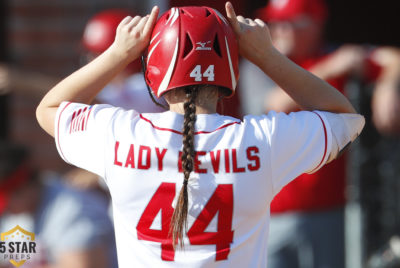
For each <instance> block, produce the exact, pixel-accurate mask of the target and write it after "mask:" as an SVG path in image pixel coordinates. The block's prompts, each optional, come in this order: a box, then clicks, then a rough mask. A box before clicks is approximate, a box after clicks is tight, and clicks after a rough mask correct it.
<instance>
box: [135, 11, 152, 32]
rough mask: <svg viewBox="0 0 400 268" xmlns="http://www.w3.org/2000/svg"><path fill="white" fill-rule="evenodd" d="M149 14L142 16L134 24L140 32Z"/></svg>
mask: <svg viewBox="0 0 400 268" xmlns="http://www.w3.org/2000/svg"><path fill="white" fill-rule="evenodd" d="M148 19H149V16H148V15H147V16H145V17H143V18H141V19H140V21H139V23H138V24H137V25H136V28H137V29H138V30H139V31H141V32H142V30H143V28H144V26H145V25H146V22H147V21H148Z"/></svg>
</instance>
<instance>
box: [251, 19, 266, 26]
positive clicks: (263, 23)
mask: <svg viewBox="0 0 400 268" xmlns="http://www.w3.org/2000/svg"><path fill="white" fill-rule="evenodd" d="M254 22H255V23H257V24H258V25H260V26H262V27H264V26H265V25H266V24H265V22H264V21H262V20H260V19H255V20H254Z"/></svg>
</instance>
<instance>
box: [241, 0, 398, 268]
mask: <svg viewBox="0 0 400 268" xmlns="http://www.w3.org/2000/svg"><path fill="white" fill-rule="evenodd" d="M256 17H259V18H262V19H263V20H264V21H267V22H268V25H269V27H270V31H271V37H272V41H273V43H274V45H275V46H276V48H277V49H278V50H279V51H280V52H281V53H283V54H285V55H287V56H288V57H289V58H290V59H291V60H293V61H294V62H295V63H297V64H298V65H300V66H302V67H303V68H305V69H308V70H309V71H311V72H313V73H314V74H315V75H317V76H319V77H320V78H322V79H324V80H326V81H327V82H329V83H330V84H332V85H333V86H334V87H336V88H337V89H338V90H340V91H341V92H343V91H344V86H345V84H346V82H347V81H348V79H349V78H350V77H357V78H358V79H362V80H364V81H366V82H369V81H372V80H376V89H375V92H374V93H375V94H374V101H373V106H372V107H373V108H374V111H373V112H374V118H378V117H383V118H384V119H383V118H380V119H378V120H375V123H377V121H379V123H382V124H376V126H377V127H380V128H379V129H380V130H381V131H384V129H385V128H386V129H388V130H393V129H394V128H388V127H387V126H388V125H390V126H395V125H396V124H398V123H399V122H400V119H399V117H398V116H397V117H396V116H395V115H396V113H393V112H395V111H396V109H399V107H400V101H399V99H398V95H397V96H396V97H397V98H396V97H395V95H396V94H398V90H397V87H396V86H397V85H398V81H399V79H400V71H399V68H398V66H399V62H400V57H399V54H398V53H399V51H398V49H395V48H378V49H374V50H372V49H369V48H365V47H363V46H359V45H343V46H341V47H339V48H338V49H336V50H334V51H333V52H329V51H328V50H327V47H326V44H325V43H324V40H323V34H324V32H323V31H324V25H325V21H326V18H327V8H326V5H325V3H324V2H323V0H271V1H270V2H269V4H268V5H267V6H266V7H265V8H263V9H261V10H259V11H258V12H257V15H256ZM260 72H261V71H260V70H258V69H257V68H256V67H255V66H254V65H252V64H250V63H249V62H246V61H244V62H243V63H242V65H241V78H242V83H246V84H245V85H243V84H242V85H243V86H242V88H246V89H248V90H246V92H240V93H242V94H241V97H242V102H243V107H244V109H245V110H244V113H255V114H261V113H264V112H266V111H268V110H275V111H278V112H286V113H288V112H292V111H295V110H299V109H301V107H298V106H297V104H296V103H295V102H294V101H293V100H292V99H291V98H290V97H289V96H288V95H286V94H285V93H284V91H282V90H281V89H279V88H276V87H275V85H274V84H273V82H272V81H270V80H269V79H268V77H266V76H265V75H261V73H260ZM380 88H382V89H380ZM396 92H397V93H396ZM378 93H379V94H378ZM380 93H381V94H380ZM388 96H391V97H392V99H391V100H390V102H389V100H388V99H387V98H388ZM385 97H386V98H385ZM379 101H380V103H379V104H377V103H378V102H379ZM263 102H265V106H264V109H262V108H257V107H263ZM382 102H385V103H387V105H390V107H388V106H386V105H384V104H383V103H382ZM397 114H398V113H397ZM395 117H396V118H395ZM396 121H397V122H396ZM384 123H385V125H386V126H385V127H383V124H384ZM381 126H382V127H381ZM345 161H346V157H345V156H342V157H341V158H339V159H337V160H335V161H333V162H332V163H330V164H328V165H326V166H325V167H323V168H322V169H320V170H319V171H318V172H316V173H314V174H310V175H308V174H307V175H306V174H304V175H301V176H300V177H299V178H298V179H296V180H294V181H293V182H292V183H290V184H289V185H287V186H286V187H285V188H284V189H283V190H282V191H281V192H280V193H279V194H278V195H277V196H276V197H275V199H274V201H273V202H272V204H271V226H270V238H269V239H270V241H269V257H268V258H269V259H268V261H269V267H271V268H275V267H280V268H285V267H290V268H296V267H301V268H302V267H304V268H313V267H326V268H329V267H332V268H334V267H335V268H336V267H344V266H345V258H344V206H345V203H346V200H345V187H346V176H345V175H346V169H345V167H346V166H345Z"/></svg>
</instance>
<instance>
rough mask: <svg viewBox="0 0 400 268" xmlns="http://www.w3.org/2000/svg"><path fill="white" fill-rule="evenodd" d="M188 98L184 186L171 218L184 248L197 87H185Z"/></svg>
mask: <svg viewBox="0 0 400 268" xmlns="http://www.w3.org/2000/svg"><path fill="white" fill-rule="evenodd" d="M185 92H186V100H185V102H184V104H183V106H184V112H185V114H184V121H183V140H182V143H183V152H182V157H181V160H182V168H183V186H182V188H181V191H180V192H179V197H178V201H177V204H176V207H175V210H174V214H173V215H172V218H171V223H172V224H171V229H170V232H172V241H173V245H174V247H175V245H176V244H177V242H178V241H177V240H178V239H179V245H180V247H181V248H183V246H184V243H183V235H184V233H186V232H187V214H188V189H187V184H188V181H189V176H190V173H191V172H192V171H193V159H194V155H195V150H194V125H195V122H196V97H197V87H194V86H189V87H187V88H186V89H185Z"/></svg>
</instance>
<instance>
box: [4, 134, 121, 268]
mask: <svg viewBox="0 0 400 268" xmlns="http://www.w3.org/2000/svg"><path fill="white" fill-rule="evenodd" d="M16 225H20V226H22V228H26V229H28V230H29V231H31V232H34V233H35V235H36V238H35V241H36V242H37V253H36V254H35V256H34V258H33V259H32V260H30V261H28V262H27V263H26V264H24V267H25V266H26V267H74V268H80V267H82V268H84V267H88V268H89V267H100V268H101V267H104V268H109V267H117V265H116V251H115V242H114V232H113V227H112V223H111V221H110V219H109V217H108V215H107V202H106V200H104V199H103V198H101V197H100V196H98V195H96V194H94V193H91V192H87V191H77V190H74V189H72V188H69V187H67V186H65V185H64V184H63V183H62V181H61V180H59V179H57V178H47V179H45V180H44V179H41V178H39V175H38V174H36V173H35V172H34V170H33V169H32V168H31V166H30V164H29V159H28V152H27V151H26V148H24V147H21V146H18V145H15V144H10V143H6V142H3V141H2V142H0V228H1V232H5V231H8V230H10V229H11V228H13V227H15V226H16ZM0 267H12V266H11V264H9V263H8V264H7V263H4V262H3V261H2V262H0Z"/></svg>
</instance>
